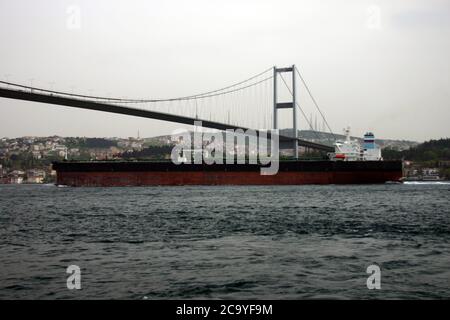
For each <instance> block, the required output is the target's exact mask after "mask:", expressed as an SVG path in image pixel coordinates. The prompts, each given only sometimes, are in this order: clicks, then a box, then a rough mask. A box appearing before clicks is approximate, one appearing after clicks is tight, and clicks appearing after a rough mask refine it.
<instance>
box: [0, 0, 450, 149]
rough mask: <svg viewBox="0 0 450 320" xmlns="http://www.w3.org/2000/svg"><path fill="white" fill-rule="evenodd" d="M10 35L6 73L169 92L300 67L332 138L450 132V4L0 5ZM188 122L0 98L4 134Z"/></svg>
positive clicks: (85, 132)
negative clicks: (348, 129)
mask: <svg viewBox="0 0 450 320" xmlns="http://www.w3.org/2000/svg"><path fill="white" fill-rule="evenodd" d="M0 39H1V46H0V49H1V50H0V79H2V80H6V81H11V82H16V83H23V84H26V85H30V84H32V85H33V86H37V87H44V88H50V89H54V90H61V91H68V92H76V93H84V94H93V95H107V96H112V97H129V98H131V97H132V98H149V97H156V98H160V97H167V98H169V97H178V96H185V95H190V94H195V93H198V92H204V91H208V90H214V89H216V88H221V87H224V86H227V85H229V84H231V83H235V82H238V81H240V80H243V79H246V78H248V77H249V76H252V75H254V74H256V73H258V72H260V71H262V70H265V69H267V68H270V67H271V66H274V65H276V66H279V67H282V66H290V65H292V64H296V66H297V67H298V68H299V69H300V71H301V72H302V75H303V76H304V78H305V80H306V81H307V83H308V86H309V88H310V89H311V91H312V93H313V95H314V97H315V98H316V100H317V102H318V104H319V106H320V107H321V109H322V111H323V113H324V114H325V116H326V118H327V120H328V122H329V124H330V126H331V128H332V130H333V131H334V132H338V133H340V132H341V131H342V129H343V128H344V127H347V126H350V127H351V130H352V134H353V135H356V136H362V135H363V134H364V132H366V131H373V132H374V133H375V135H376V137H379V138H392V139H405V140H416V141H425V140H428V139H436V138H441V137H450V126H449V119H450V59H449V57H450V2H449V1H447V0H371V1H366V0H349V1H335V0H322V1H318V0H307V1H304V0H301V1H300V0H270V1H269V0H228V1H223V0H222V1H218V0H190V1H183V0H152V1H145V0H142V1H141V0H134V1H125V0H123V1H119V0H96V1H92V0H86V1H76V0H72V1H64V0H62V1H53V0H41V1H29V0H15V1H5V0H0ZM300 94H301V95H303V94H304V92H302V91H300ZM302 97H303V96H302ZM305 108H306V106H305ZM255 112H258V110H255ZM306 114H307V115H309V112H307V113H306ZM299 125H300V128H301V129H306V128H305V121H304V120H303V119H301V118H300V119H299ZM180 127H182V126H180V125H178V124H173V123H167V122H161V121H158V120H149V119H140V118H134V117H130V116H124V115H114V114H107V113H101V112H97V111H89V110H81V109H73V108H68V107H61V106H52V105H46V104H39V103H33V102H25V101H15V100H9V99H4V98H0V137H10V138H11V137H19V136H48V135H55V134H56V135H61V136H86V137H131V136H136V135H137V132H138V131H139V133H140V136H141V137H150V136H156V135H160V134H169V133H171V132H172V131H173V130H174V129H177V128H180Z"/></svg>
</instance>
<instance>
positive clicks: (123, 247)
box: [0, 184, 450, 299]
mask: <svg viewBox="0 0 450 320" xmlns="http://www.w3.org/2000/svg"><path fill="white" fill-rule="evenodd" d="M449 195H450V185H449V184H439V185H437V184H427V185H420V184H419V185H417V184H410V185H369V186H332V185H330V186H283V187H282V186H275V187H273V186H271V187H231V186H230V187H140V188H58V187H54V186H0V256H1V266H0V298H1V299H6V298H19V299H34V298H38V299H55V298H63V299H72V298H76V299H84V298H96V299H105V298H126V299H128V298H130V299H142V298H144V297H146V298H148V299H161V298H163V299H166V298H170V299H171V298H188V299H190V298H223V299H228V298H241V299H246V298H256V299H262V298H274V299H302V298H338V299H341V298H357V299H359V298H362V299H366V298H387V299H393V298H395V299H398V298H400V299H401V298H449V297H450V201H449ZM72 264H75V265H78V266H80V268H81V273H82V277H81V286H82V289H81V290H72V291H70V290H68V289H67V287H66V277H67V276H69V275H68V274H66V272H65V271H66V268H67V266H68V265H72ZM371 264H378V265H379V266H380V267H381V290H368V289H367V287H366V279H367V277H368V276H369V275H368V274H366V268H367V266H369V265H371Z"/></svg>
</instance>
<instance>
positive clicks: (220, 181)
mask: <svg viewBox="0 0 450 320" xmlns="http://www.w3.org/2000/svg"><path fill="white" fill-rule="evenodd" d="M346 133H347V134H346V139H345V140H344V141H337V142H336V143H335V152H334V153H331V154H329V155H328V156H329V159H328V160H322V161H311V160H310V161H308V160H285V161H283V160H280V161H279V163H278V167H279V169H278V172H277V173H276V174H274V175H262V174H261V168H262V167H264V165H261V164H206V163H201V164H186V163H182V164H175V163H173V162H171V161H85V162H83V161H60V162H54V163H53V169H54V170H55V171H56V174H57V180H56V184H57V185H65V186H72V187H85V186H89V187H112V186H117V187H123V186H158V185H161V186H174V185H302V184H374V183H386V182H399V181H401V179H402V176H403V163H402V161H383V159H382V157H381V150H380V149H379V148H378V146H377V145H376V144H375V142H374V136H373V134H372V133H367V134H366V135H365V136H364V144H363V146H361V145H360V144H359V143H358V142H357V141H356V140H351V139H350V136H349V130H347V132H346ZM266 166H269V165H266Z"/></svg>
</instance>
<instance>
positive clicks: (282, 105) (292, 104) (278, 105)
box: [273, 65, 298, 159]
mask: <svg viewBox="0 0 450 320" xmlns="http://www.w3.org/2000/svg"><path fill="white" fill-rule="evenodd" d="M289 72H290V73H291V74H292V77H291V79H292V80H291V88H292V89H291V93H292V101H288V102H278V90H277V82H278V74H279V73H289ZM295 74H296V72H295V65H292V66H291V67H287V68H277V67H276V66H275V67H273V128H274V129H278V109H292V129H293V134H294V136H293V137H294V138H296V139H295V140H293V144H294V145H293V149H294V157H295V158H296V159H298V140H297V138H298V130H297V97H296V89H295ZM288 89H289V88H288Z"/></svg>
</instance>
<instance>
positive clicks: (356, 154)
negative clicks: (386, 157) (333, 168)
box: [329, 127, 383, 161]
mask: <svg viewBox="0 0 450 320" xmlns="http://www.w3.org/2000/svg"><path fill="white" fill-rule="evenodd" d="M344 133H345V140H344V141H341V140H338V141H336V142H335V143H334V153H330V154H329V157H330V160H334V161H380V160H383V158H382V156H381V149H380V148H379V146H378V145H377V144H375V136H374V134H373V133H372V132H367V133H366V134H365V135H364V143H363V145H362V146H361V144H360V143H359V142H358V141H357V140H352V139H351V138H350V128H349V127H347V128H346V129H344Z"/></svg>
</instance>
